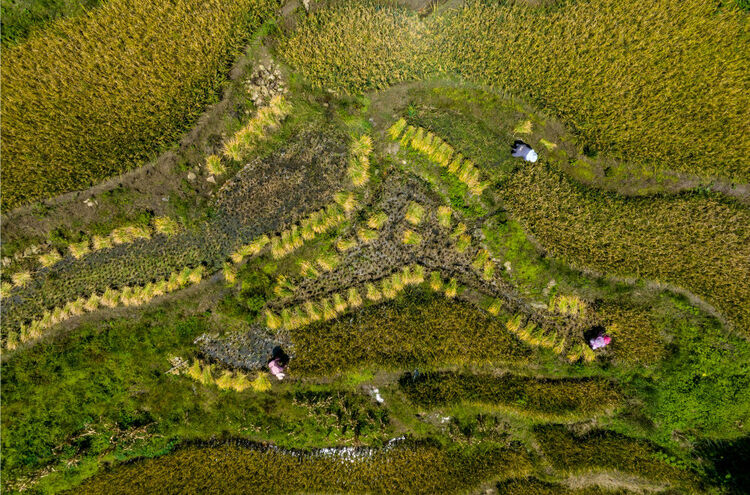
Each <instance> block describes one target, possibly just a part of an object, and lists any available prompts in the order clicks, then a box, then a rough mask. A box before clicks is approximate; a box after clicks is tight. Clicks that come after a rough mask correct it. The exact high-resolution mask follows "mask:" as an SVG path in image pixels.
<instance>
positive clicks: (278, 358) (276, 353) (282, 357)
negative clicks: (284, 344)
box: [268, 345, 289, 380]
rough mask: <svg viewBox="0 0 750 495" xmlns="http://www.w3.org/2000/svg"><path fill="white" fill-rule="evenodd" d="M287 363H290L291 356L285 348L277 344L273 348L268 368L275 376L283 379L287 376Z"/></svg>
mask: <svg viewBox="0 0 750 495" xmlns="http://www.w3.org/2000/svg"><path fill="white" fill-rule="evenodd" d="M287 364H289V356H287V354H286V353H285V352H284V350H283V349H282V348H281V347H280V346H278V345H277V346H276V347H274V348H273V353H272V355H271V360H270V361H269V362H268V370H269V371H270V372H271V374H272V375H273V376H275V377H276V378H278V379H279V380H283V379H284V377H285V376H286V374H285V373H284V370H285V369H286V365H287Z"/></svg>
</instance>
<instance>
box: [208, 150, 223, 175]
mask: <svg viewBox="0 0 750 495" xmlns="http://www.w3.org/2000/svg"><path fill="white" fill-rule="evenodd" d="M206 172H207V173H208V174H209V175H223V174H224V172H226V168H225V167H224V165H223V164H222V163H221V157H220V156H219V155H209V156H208V157H206Z"/></svg>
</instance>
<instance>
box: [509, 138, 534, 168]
mask: <svg viewBox="0 0 750 495" xmlns="http://www.w3.org/2000/svg"><path fill="white" fill-rule="evenodd" d="M510 154H511V155H513V156H515V157H516V158H523V159H524V160H526V161H527V162H531V163H534V162H535V161H536V159H537V158H539V157H538V156H537V154H536V151H534V150H533V149H532V148H531V146H529V145H528V144H526V143H524V142H523V141H521V140H520V139H516V141H515V142H514V143H513V146H512V147H511V150H510Z"/></svg>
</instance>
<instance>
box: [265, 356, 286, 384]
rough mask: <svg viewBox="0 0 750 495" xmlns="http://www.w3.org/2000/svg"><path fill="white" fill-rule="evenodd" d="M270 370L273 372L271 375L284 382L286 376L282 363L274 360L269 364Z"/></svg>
mask: <svg viewBox="0 0 750 495" xmlns="http://www.w3.org/2000/svg"><path fill="white" fill-rule="evenodd" d="M268 369H269V370H270V371H271V374H272V375H273V376H275V377H276V378H278V379H279V380H283V379H284V377H285V376H286V375H285V374H284V367H283V366H281V363H280V362H279V360H278V359H274V360H272V361H271V362H269V363H268Z"/></svg>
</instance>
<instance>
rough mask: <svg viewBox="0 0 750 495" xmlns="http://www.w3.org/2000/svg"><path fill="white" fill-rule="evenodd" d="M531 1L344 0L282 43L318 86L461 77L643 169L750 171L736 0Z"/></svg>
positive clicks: (749, 105) (748, 66) (746, 65)
mask: <svg viewBox="0 0 750 495" xmlns="http://www.w3.org/2000/svg"><path fill="white" fill-rule="evenodd" d="M531 3H533V2H523V1H520V2H490V1H488V0H470V1H468V2H464V5H463V7H461V8H459V9H458V10H457V11H453V13H449V14H447V15H445V16H442V17H435V16H431V17H427V18H424V19H419V18H418V17H417V16H416V15H414V14H413V13H409V12H407V11H405V10H402V9H399V8H395V7H384V6H382V5H375V4H374V3H372V2H358V3H354V2H342V3H339V4H336V5H335V6H334V7H332V8H328V9H321V10H319V11H317V12H316V13H315V14H313V15H311V16H309V18H308V19H307V20H306V21H304V22H303V23H302V25H301V26H300V27H299V28H298V29H297V30H295V31H294V32H292V33H291V35H290V36H289V37H288V38H287V39H286V40H285V41H284V42H283V43H282V46H281V52H282V54H283V55H284V56H285V57H286V59H287V61H288V62H289V63H290V64H291V65H292V66H293V67H295V68H296V69H297V70H298V71H300V72H301V73H302V74H303V75H305V76H306V77H307V78H308V79H309V80H310V81H311V82H312V84H313V85H314V86H316V87H321V88H331V89H334V90H338V91H347V92H353V93H359V92H362V91H365V90H369V89H374V88H384V87H386V86H389V85H392V84H395V83H397V82H401V81H404V80H411V79H421V78H425V77H428V76H429V75H432V74H435V73H445V72H448V73H452V72H458V73H460V74H461V75H463V76H464V77H466V78H467V79H470V80H473V81H474V82H479V83H485V84H489V85H492V86H495V87H500V88H503V89H505V90H510V91H512V92H514V93H516V94H519V95H523V96H524V97H526V98H528V99H530V100H532V101H533V102H535V103H536V104H538V105H540V106H542V107H544V108H546V109H549V110H550V111H552V112H553V113H555V114H557V115H559V116H560V117H561V118H562V119H563V121H565V122H566V123H567V124H568V125H570V126H571V127H573V128H574V129H575V131H576V132H577V133H578V135H579V136H581V138H582V141H583V142H584V143H585V144H586V145H587V148H588V149H589V150H593V151H603V152H606V153H608V154H610V155H613V156H615V157H617V158H620V159H623V160H626V161H628V162H630V163H631V164H632V165H633V168H634V169H636V170H637V171H638V173H643V174H644V175H646V176H651V175H654V174H655V173H658V171H659V170H664V169H670V170H678V171H682V172H688V173H694V174H698V175H704V176H705V175H718V176H722V177H725V178H728V179H731V180H734V181H738V182H747V181H748V180H750V164H749V163H748V161H747V157H748V156H750V137H749V136H748V133H747V132H746V131H745V129H746V127H747V122H748V121H750V90H749V88H748V79H747V74H748V72H750V52H749V51H748V50H745V49H744V47H745V45H747V40H748V37H749V36H750V31H748V25H747V22H746V17H747V14H746V13H745V12H743V11H742V10H741V9H740V8H739V7H738V6H737V5H735V3H734V2H723V3H721V4H720V5H719V6H717V4H716V3H711V2H704V1H702V0H658V1H656V2H653V1H651V0H633V1H627V2H624V1H622V0H581V1H577V2H564V3H563V4H561V5H557V6H555V8H538V7H536V6H533V5H530V4H531ZM342 4H343V5H342ZM449 12H450V11H449ZM397 124H398V125H396V126H394V127H393V128H392V129H391V134H392V137H393V139H396V137H395V136H396V135H398V134H400V133H401V132H404V138H403V140H402V143H403V144H408V142H409V140H410V139H412V138H414V137H415V131H414V130H413V129H410V128H409V127H407V126H406V123H405V122H402V121H398V122H397ZM531 127H532V126H531V122H529V123H528V124H527V123H526V122H523V123H522V124H521V125H520V127H519V128H518V131H519V132H530V131H531ZM416 137H417V138H418V139H419V138H420V137H423V136H416ZM550 144H551V143H550ZM433 154H434V155H435V156H439V155H440V154H441V151H440V146H437V147H436V148H435V149H434V150H433ZM464 175H465V176H466V177H467V178H470V177H471V176H470V175H468V174H464Z"/></svg>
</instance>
